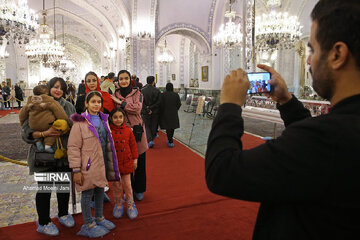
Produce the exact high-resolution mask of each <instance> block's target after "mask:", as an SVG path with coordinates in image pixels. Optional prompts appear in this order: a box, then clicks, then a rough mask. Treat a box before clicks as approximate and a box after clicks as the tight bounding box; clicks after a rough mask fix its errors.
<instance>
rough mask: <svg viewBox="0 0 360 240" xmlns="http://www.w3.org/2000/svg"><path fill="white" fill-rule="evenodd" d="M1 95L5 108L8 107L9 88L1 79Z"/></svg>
mask: <svg viewBox="0 0 360 240" xmlns="http://www.w3.org/2000/svg"><path fill="white" fill-rule="evenodd" d="M1 87H2V90H1V95H2V97H3V101H4V105H5V109H10V98H11V90H10V88H9V86H8V85H6V82H5V81H3V82H2V83H1Z"/></svg>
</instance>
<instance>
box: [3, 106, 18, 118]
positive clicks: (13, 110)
mask: <svg viewBox="0 0 360 240" xmlns="http://www.w3.org/2000/svg"><path fill="white" fill-rule="evenodd" d="M12 112H15V113H19V112H20V109H17V108H14V109H11V110H0V118H2V117H5V116H6V115H8V114H9V113H12Z"/></svg>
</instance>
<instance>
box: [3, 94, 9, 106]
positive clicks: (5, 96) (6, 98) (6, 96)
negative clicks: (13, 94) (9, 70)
mask: <svg viewBox="0 0 360 240" xmlns="http://www.w3.org/2000/svg"><path fill="white" fill-rule="evenodd" d="M2 96H3V101H7V100H8V99H9V95H2ZM4 105H5V108H10V101H8V102H4ZM6 106H8V107H6Z"/></svg>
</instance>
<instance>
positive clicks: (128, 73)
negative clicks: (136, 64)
mask: <svg viewBox="0 0 360 240" xmlns="http://www.w3.org/2000/svg"><path fill="white" fill-rule="evenodd" d="M123 73H127V75H129V79H131V74H130V72H129V71H128V70H121V71H120V72H119V73H118V75H117V78H116V80H119V76H120V74H123ZM130 84H131V81H130Z"/></svg>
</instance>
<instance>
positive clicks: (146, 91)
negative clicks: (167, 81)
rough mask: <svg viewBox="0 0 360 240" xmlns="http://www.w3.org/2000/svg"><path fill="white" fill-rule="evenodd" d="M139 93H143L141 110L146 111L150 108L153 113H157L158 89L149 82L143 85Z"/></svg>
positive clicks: (158, 103) (158, 106) (158, 108)
mask: <svg viewBox="0 0 360 240" xmlns="http://www.w3.org/2000/svg"><path fill="white" fill-rule="evenodd" d="M141 93H142V94H143V95H144V102H143V110H144V111H145V112H146V111H148V109H150V110H151V111H152V113H153V114H156V113H159V112H160V100H161V99H160V94H161V93H160V90H159V89H157V88H156V87H154V86H152V85H150V84H146V85H145V87H143V88H142V89H141Z"/></svg>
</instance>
